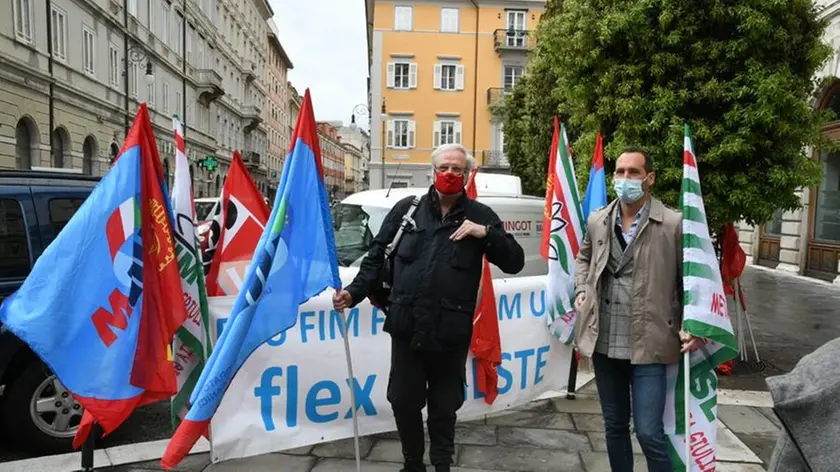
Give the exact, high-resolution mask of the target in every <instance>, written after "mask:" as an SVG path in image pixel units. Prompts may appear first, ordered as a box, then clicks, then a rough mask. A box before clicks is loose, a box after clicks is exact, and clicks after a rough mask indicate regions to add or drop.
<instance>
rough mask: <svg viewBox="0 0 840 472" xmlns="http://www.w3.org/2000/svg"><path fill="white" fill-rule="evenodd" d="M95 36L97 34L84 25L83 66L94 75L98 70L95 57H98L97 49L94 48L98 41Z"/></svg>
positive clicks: (86, 71) (87, 72) (88, 72)
mask: <svg viewBox="0 0 840 472" xmlns="http://www.w3.org/2000/svg"><path fill="white" fill-rule="evenodd" d="M95 38H96V35H94V34H93V31H92V30H91V29H90V28H88V27H86V26H82V66H83V67H82V68H83V69H84V71H85V73H86V74H89V75H94V73H95V72H96V68H95V59H94V58H95V57H96V50H95V49H94V47H95V46H94V45H95V43H96V41H95Z"/></svg>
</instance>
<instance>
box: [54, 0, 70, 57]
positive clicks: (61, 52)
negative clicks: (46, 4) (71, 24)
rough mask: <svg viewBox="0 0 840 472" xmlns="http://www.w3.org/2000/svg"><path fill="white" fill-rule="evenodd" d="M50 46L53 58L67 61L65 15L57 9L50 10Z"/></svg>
mask: <svg viewBox="0 0 840 472" xmlns="http://www.w3.org/2000/svg"><path fill="white" fill-rule="evenodd" d="M52 45H53V56H54V57H55V58H56V59H58V60H61V61H65V60H67V13H65V12H64V11H63V10H60V9H59V8H57V7H53V9H52Z"/></svg>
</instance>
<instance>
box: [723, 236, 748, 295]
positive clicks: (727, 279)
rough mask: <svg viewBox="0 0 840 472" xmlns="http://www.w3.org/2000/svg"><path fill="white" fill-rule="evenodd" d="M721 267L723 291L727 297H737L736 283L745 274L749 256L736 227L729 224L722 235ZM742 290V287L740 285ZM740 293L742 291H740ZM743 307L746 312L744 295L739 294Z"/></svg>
mask: <svg viewBox="0 0 840 472" xmlns="http://www.w3.org/2000/svg"><path fill="white" fill-rule="evenodd" d="M721 237H722V241H721V247H722V251H721V259H722V260H721V265H720V275H721V277H722V278H723V291H724V292H725V293H726V294H727V295H732V296H733V297H734V296H735V281H736V280H737V279H739V278H741V274H743V273H744V267H746V265H747V254H746V253H745V252H744V249H743V248H741V243H739V242H738V232H737V231H736V230H735V225H733V224H732V223H729V224H728V225H726V226H724V228H723V234H722V235H721ZM739 289H740V285H739ZM739 292H740V290H739ZM739 295H740V302H741V307H742V308H743V309H744V310H746V309H747V308H746V306H745V305H744V294H743V292H741V293H739Z"/></svg>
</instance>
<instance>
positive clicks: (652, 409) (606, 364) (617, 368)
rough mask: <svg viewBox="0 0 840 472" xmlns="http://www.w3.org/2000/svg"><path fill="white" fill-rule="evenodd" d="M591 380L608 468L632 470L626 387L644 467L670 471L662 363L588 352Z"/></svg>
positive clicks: (620, 471)
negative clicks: (636, 362) (601, 421)
mask: <svg viewBox="0 0 840 472" xmlns="http://www.w3.org/2000/svg"><path fill="white" fill-rule="evenodd" d="M592 362H593V364H594V366H595V383H596V385H597V386H598V395H599V396H600V397H601V411H602V412H603V413H604V425H605V427H606V437H607V455H608V456H609V458H610V468H611V469H612V472H632V471H633V446H632V443H631V442H630V411H631V408H630V402H631V396H630V390H631V388H632V391H633V396H632V406H633V408H632V412H633V425H634V428H635V432H636V438H637V439H638V440H639V444H640V445H641V446H642V451H643V452H644V454H645V458H646V459H647V464H648V471H650V472H672V470H673V469H672V468H671V456H670V455H669V453H668V438H667V437H666V436H665V429H664V426H663V424H662V413H663V412H664V411H665V365H664V364H645V365H632V364H630V361H625V360H619V359H611V358H609V357H607V356H605V355H603V354H599V353H595V354H594V355H593V356H592Z"/></svg>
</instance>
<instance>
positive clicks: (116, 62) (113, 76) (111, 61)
mask: <svg viewBox="0 0 840 472" xmlns="http://www.w3.org/2000/svg"><path fill="white" fill-rule="evenodd" d="M108 76H109V79H110V80H111V85H113V86H115V87H119V86H120V50H119V49H118V48H117V46H115V45H114V44H111V45H110V47H109V48H108Z"/></svg>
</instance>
